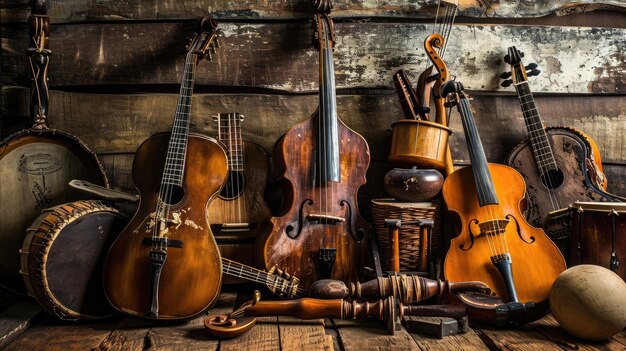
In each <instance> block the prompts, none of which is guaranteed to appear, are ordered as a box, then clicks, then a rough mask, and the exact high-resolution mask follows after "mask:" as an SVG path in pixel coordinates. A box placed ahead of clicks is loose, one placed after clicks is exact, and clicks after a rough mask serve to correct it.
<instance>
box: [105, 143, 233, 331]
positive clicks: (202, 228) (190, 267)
mask: <svg viewBox="0 0 626 351" xmlns="http://www.w3.org/2000/svg"><path fill="white" fill-rule="evenodd" d="M168 141H169V135H167V134H161V135H157V136H154V137H152V138H150V139H148V140H146V141H145V142H144V143H143V144H142V145H141V146H140V147H139V149H138V150H137V154H136V156H135V160H134V163H133V175H134V182H135V185H136V186H137V189H138V190H139V193H140V196H141V200H140V204H139V208H138V210H137V213H136V214H135V216H134V217H133V219H132V220H131V222H130V223H129V225H128V226H127V227H126V228H125V229H124V231H122V233H121V234H120V236H119V238H118V239H117V240H116V241H115V242H114V243H113V246H112V247H111V250H110V251H109V254H108V255H107V259H106V262H105V271H104V286H105V291H106V294H107V297H108V299H109V300H110V301H111V303H112V304H113V305H114V306H115V307H117V308H118V309H119V310H121V311H122V312H125V313H128V314H131V315H134V316H138V317H146V314H147V313H148V312H149V311H150V277H151V276H150V259H149V251H150V246H149V245H142V240H143V238H144V237H150V236H151V233H152V230H151V229H150V228H151V227H150V221H151V218H150V215H151V214H153V213H154V211H155V208H156V203H157V200H158V197H159V187H160V185H161V177H160V175H161V174H162V172H163V166H164V164H165V155H166V151H167V147H168ZM226 164H227V160H226V153H225V151H224V149H223V148H222V147H221V146H220V145H219V144H218V143H216V142H215V141H214V140H213V139H211V138H208V137H204V136H200V135H190V136H189V139H188V146H187V156H186V159H185V173H184V177H183V187H184V188H185V197H184V199H183V200H182V201H181V202H180V203H179V204H177V205H173V206H171V207H170V213H178V214H180V219H181V223H178V224H176V223H170V225H169V226H168V227H167V230H168V234H167V237H168V238H170V239H174V240H182V241H183V247H182V248H176V247H170V248H168V250H167V255H168V257H167V260H166V262H165V264H164V265H163V271H162V274H161V279H160V285H159V292H158V294H159V319H180V318H188V317H191V316H193V315H196V314H198V313H200V312H202V311H203V310H205V309H206V308H208V307H210V306H211V305H212V304H213V303H214V302H215V300H216V299H217V297H218V295H219V291H220V286H221V281H222V274H221V271H222V265H221V260H220V259H219V251H218V248H217V244H216V242H215V239H214V237H213V235H212V234H211V231H210V228H209V223H208V222H207V220H206V216H207V212H206V208H207V204H208V203H209V201H210V200H211V199H213V198H214V197H216V196H217V194H218V193H219V191H220V189H221V187H222V184H223V182H224V180H225V179H226V175H227V165H226ZM155 175H156V176H155ZM170 218H171V217H170ZM213 257H216V258H217V259H211V258H213Z"/></svg>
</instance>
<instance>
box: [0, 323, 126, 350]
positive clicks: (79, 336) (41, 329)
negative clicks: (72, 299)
mask: <svg viewBox="0 0 626 351" xmlns="http://www.w3.org/2000/svg"><path fill="white" fill-rule="evenodd" d="M116 324H117V322H107V323H94V324H72V323H67V322H61V321H58V320H57V319H56V318H55V317H52V316H46V317H45V318H42V320H39V321H37V323H34V324H33V325H32V326H31V327H30V328H29V329H28V330H26V332H24V333H23V334H22V335H21V336H20V337H19V338H17V339H16V340H15V341H13V342H12V343H10V344H9V345H8V346H7V347H5V348H4V349H3V350H7V351H33V350H49V351H55V350H58V351H84V350H92V349H96V348H97V347H99V345H101V344H102V341H104V340H105V339H106V338H107V337H108V336H109V335H110V334H111V331H112V330H113V329H114V328H115V326H116Z"/></svg>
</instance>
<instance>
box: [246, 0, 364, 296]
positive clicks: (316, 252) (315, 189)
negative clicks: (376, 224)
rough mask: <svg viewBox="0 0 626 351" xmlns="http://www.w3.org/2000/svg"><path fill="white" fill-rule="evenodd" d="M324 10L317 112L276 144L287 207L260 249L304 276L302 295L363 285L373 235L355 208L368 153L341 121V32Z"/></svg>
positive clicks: (319, 17) (318, 27) (271, 261)
mask: <svg viewBox="0 0 626 351" xmlns="http://www.w3.org/2000/svg"><path fill="white" fill-rule="evenodd" d="M314 3H315V4H316V5H317V4H318V2H317V1H315V2H314ZM322 3H326V4H325V5H324V4H320V5H319V6H316V8H319V9H321V10H320V11H318V12H317V13H316V14H315V16H314V21H313V25H314V28H315V33H314V43H315V46H316V48H317V49H318V50H319V63H320V64H319V73H320V75H319V81H320V91H319V108H318V109H317V111H316V112H315V113H314V114H313V115H312V116H311V118H310V119H308V120H306V121H304V122H301V123H299V124H297V125H295V126H294V127H292V128H291V129H290V130H289V131H288V132H287V133H286V134H285V135H284V136H282V137H281V139H280V140H279V141H278V143H277V144H276V147H275V153H274V154H275V157H274V159H275V162H276V169H277V173H279V174H281V176H280V178H279V179H280V182H281V183H282V185H283V189H284V194H285V201H284V206H283V208H282V209H281V211H280V213H281V214H280V216H277V217H273V218H272V219H271V223H272V225H273V228H272V230H271V231H270V232H268V233H267V235H265V236H264V237H263V238H262V239H260V241H259V242H258V244H257V247H258V248H259V250H260V251H261V252H260V253H259V257H262V258H263V263H264V265H265V267H271V266H274V265H276V266H281V267H282V268H283V269H285V270H287V271H289V272H291V273H292V274H293V275H295V276H297V277H300V278H301V280H300V285H301V286H302V287H304V288H308V287H309V286H310V285H311V284H312V283H313V282H314V281H316V280H319V279H324V278H332V279H339V280H343V281H347V282H351V281H357V280H358V277H359V271H360V269H361V268H362V267H363V259H364V258H365V256H366V255H367V252H368V251H367V246H366V244H367V242H366V241H367V237H368V236H367V233H368V232H369V229H370V225H369V224H368V223H367V222H366V221H365V220H364V219H363V218H362V217H361V215H360V213H359V207H358V204H357V192H358V190H359V188H360V187H361V186H362V185H363V184H365V173H366V171H367V167H368V165H369V161H370V153H369V147H368V145H367V142H366V141H365V139H364V138H363V137H362V136H361V135H359V134H357V133H355V132H354V131H352V130H351V129H350V128H348V127H346V125H345V124H344V123H343V122H342V121H341V120H340V119H339V118H338V116H337V101H336V93H335V75H334V66H333V49H334V47H335V37H334V34H335V33H334V30H333V23H332V20H331V17H330V15H329V13H328V12H329V9H330V7H331V6H330V5H329V4H330V3H329V2H328V1H322ZM322 5H323V6H322Z"/></svg>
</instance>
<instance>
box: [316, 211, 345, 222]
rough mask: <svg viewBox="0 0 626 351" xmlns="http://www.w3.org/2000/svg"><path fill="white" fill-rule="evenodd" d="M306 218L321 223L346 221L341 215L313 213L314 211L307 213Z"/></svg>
mask: <svg viewBox="0 0 626 351" xmlns="http://www.w3.org/2000/svg"><path fill="white" fill-rule="evenodd" d="M306 219H307V221H309V222H310V223H321V224H339V223H342V222H345V221H346V219H345V218H343V217H339V216H330V215H323V214H315V213H312V214H310V215H307V216H306Z"/></svg>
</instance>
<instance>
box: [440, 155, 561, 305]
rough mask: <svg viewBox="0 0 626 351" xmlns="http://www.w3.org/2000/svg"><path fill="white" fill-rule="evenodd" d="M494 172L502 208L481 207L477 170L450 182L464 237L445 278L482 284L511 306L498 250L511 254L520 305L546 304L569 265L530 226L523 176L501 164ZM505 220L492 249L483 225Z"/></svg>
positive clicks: (447, 192) (446, 192)
mask: <svg viewBox="0 0 626 351" xmlns="http://www.w3.org/2000/svg"><path fill="white" fill-rule="evenodd" d="M489 171H490V173H491V177H492V179H493V184H494V188H495V191H496V194H497V196H498V199H499V204H498V205H487V206H483V207H481V206H480V205H479V203H478V195H477V192H476V185H475V184H476V183H475V182H474V175H473V173H472V169H471V167H465V168H462V169H459V170H457V171H455V172H454V173H452V174H451V175H450V176H448V178H447V179H446V181H445V182H444V185H443V197H444V200H445V202H446V204H447V206H448V210H449V211H450V214H451V216H452V217H453V221H452V223H455V230H456V231H457V233H458V236H457V237H456V238H454V239H452V241H451V244H450V249H449V250H448V253H447V255H446V258H445V263H444V274H445V277H446V279H447V280H449V281H451V282H460V281H482V282H484V283H486V284H487V285H488V286H489V287H490V288H491V289H492V290H493V291H494V292H496V294H497V295H498V296H500V297H501V298H502V299H503V300H504V301H507V302H508V301H510V300H509V296H508V295H509V294H508V293H507V289H506V287H505V283H504V280H503V279H502V276H501V275H500V273H499V272H498V270H497V269H496V267H495V266H494V265H493V263H492V262H491V256H492V254H493V251H492V250H491V248H492V247H495V248H496V249H497V250H498V252H499V253H501V252H503V251H505V249H504V248H508V252H509V254H510V256H511V260H512V270H513V281H514V284H515V288H516V291H517V296H518V298H519V300H520V302H529V301H534V302H536V303H539V302H542V301H545V300H547V299H548V295H549V292H550V288H551V287H552V283H553V282H554V280H555V279H556V278H557V276H558V275H559V274H560V273H561V272H563V271H564V270H565V268H566V266H565V260H564V259H563V256H562V255H561V253H560V252H559V250H558V249H557V247H556V245H555V244H554V243H553V242H552V241H551V240H550V239H549V238H548V236H547V235H546V234H545V232H544V231H543V230H541V229H539V228H535V227H532V226H531V225H529V224H528V223H527V222H526V220H525V219H524V217H523V216H522V213H521V211H520V204H521V202H522V200H523V199H524V195H525V185H524V179H523V178H522V176H521V175H520V174H519V173H518V172H517V171H515V170H514V169H512V168H510V167H508V166H504V165H498V164H491V163H490V164H489ZM505 216H507V218H508V219H509V220H510V221H509V223H508V225H507V226H506V228H505V232H504V233H502V234H496V235H495V236H491V237H490V238H491V239H490V240H491V245H490V242H489V240H488V238H487V236H486V235H485V234H479V233H480V229H479V228H478V225H477V223H482V222H487V221H489V220H490V219H494V218H498V219H504V218H505ZM470 230H471V232H470ZM504 239H506V244H504Z"/></svg>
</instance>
